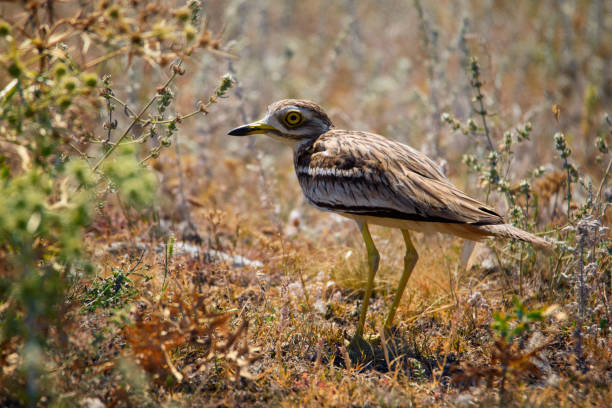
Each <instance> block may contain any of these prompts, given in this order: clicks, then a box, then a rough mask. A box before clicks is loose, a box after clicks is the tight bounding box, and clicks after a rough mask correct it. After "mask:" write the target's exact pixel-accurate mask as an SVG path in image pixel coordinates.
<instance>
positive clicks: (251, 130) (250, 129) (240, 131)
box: [227, 120, 278, 136]
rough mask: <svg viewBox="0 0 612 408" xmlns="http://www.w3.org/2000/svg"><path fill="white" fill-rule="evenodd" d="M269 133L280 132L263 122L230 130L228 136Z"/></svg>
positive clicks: (259, 121)
mask: <svg viewBox="0 0 612 408" xmlns="http://www.w3.org/2000/svg"><path fill="white" fill-rule="evenodd" d="M269 131H278V130H277V129H276V128H275V127H274V126H270V125H268V124H267V123H265V122H264V121H263V120H258V121H257V122H253V123H249V124H248V125H244V126H239V127H237V128H235V129H232V130H230V131H229V132H228V133H227V134H228V135H230V136H248V135H255V134H258V133H266V132H269Z"/></svg>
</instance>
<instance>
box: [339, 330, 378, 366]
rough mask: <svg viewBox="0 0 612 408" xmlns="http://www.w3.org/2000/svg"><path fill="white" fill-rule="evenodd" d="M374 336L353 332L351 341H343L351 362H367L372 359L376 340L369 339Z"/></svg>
mask: <svg viewBox="0 0 612 408" xmlns="http://www.w3.org/2000/svg"><path fill="white" fill-rule="evenodd" d="M372 337H375V336H365V337H364V336H363V335H361V334H355V335H354V336H353V338H352V339H351V341H350V342H349V341H345V346H346V349H347V351H348V355H349V358H350V359H351V362H359V363H367V362H370V361H372V360H373V359H374V355H375V352H374V349H375V345H374V343H375V342H376V340H374V341H371V340H370V339H371V338H372Z"/></svg>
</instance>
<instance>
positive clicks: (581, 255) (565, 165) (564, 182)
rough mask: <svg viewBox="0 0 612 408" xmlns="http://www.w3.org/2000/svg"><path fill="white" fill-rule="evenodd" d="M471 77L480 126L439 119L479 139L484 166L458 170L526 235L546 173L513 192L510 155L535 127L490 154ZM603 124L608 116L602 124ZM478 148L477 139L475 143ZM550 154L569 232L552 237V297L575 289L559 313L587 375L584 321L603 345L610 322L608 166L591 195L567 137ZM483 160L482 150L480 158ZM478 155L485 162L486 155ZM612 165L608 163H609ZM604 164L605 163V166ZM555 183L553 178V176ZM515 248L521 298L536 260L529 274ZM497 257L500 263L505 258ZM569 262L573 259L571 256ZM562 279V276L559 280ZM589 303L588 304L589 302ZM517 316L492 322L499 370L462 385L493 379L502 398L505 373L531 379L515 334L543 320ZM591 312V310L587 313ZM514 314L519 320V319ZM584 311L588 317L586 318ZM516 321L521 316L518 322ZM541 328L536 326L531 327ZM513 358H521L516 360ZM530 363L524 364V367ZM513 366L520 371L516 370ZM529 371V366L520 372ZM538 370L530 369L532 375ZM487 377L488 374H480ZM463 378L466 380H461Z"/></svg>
mask: <svg viewBox="0 0 612 408" xmlns="http://www.w3.org/2000/svg"><path fill="white" fill-rule="evenodd" d="M468 71H469V72H470V73H471V85H472V88H473V90H474V99H473V102H475V103H476V107H475V108H474V112H475V113H476V114H478V115H479V116H480V117H481V123H482V125H481V126H478V125H477V124H476V121H475V120H474V119H472V118H469V119H468V120H467V121H466V122H465V123H462V122H460V121H459V120H458V119H456V118H454V117H453V116H452V115H450V114H448V113H444V114H443V115H442V117H441V119H442V121H443V122H445V123H447V124H448V125H449V126H450V127H451V129H452V130H454V131H458V132H460V133H461V134H463V135H465V136H473V137H476V138H477V140H478V138H479V137H480V136H483V137H484V141H485V146H486V147H487V149H486V151H487V152H488V153H486V159H485V160H484V163H483V160H482V159H481V158H479V157H476V156H474V155H464V157H463V162H464V163H465V164H466V165H467V166H468V167H469V168H470V169H471V170H472V171H473V172H475V173H476V174H478V175H479V180H480V185H481V186H482V187H484V188H485V189H486V198H487V200H488V199H489V197H490V193H491V192H493V191H496V192H499V193H501V194H502V195H503V197H504V198H505V202H506V205H507V206H508V208H509V211H508V213H509V218H510V222H512V223H513V224H515V225H518V226H520V227H521V228H525V229H528V230H532V231H533V230H534V229H535V227H536V224H537V222H538V216H539V214H538V208H539V206H538V198H539V197H538V194H537V191H536V190H534V188H533V184H534V181H535V180H536V178H538V177H540V176H541V175H543V174H544V169H543V168H542V167H538V168H536V169H535V170H532V171H529V172H528V173H527V177H526V178H525V179H523V180H522V181H520V183H518V185H515V186H513V183H512V180H511V176H512V175H511V171H510V170H511V164H512V160H513V155H514V153H513V149H514V148H515V147H517V145H518V144H521V143H525V142H528V141H529V140H530V134H531V133H532V132H533V128H532V125H531V124H530V123H525V124H524V125H520V126H517V127H515V128H514V129H513V130H509V131H506V132H504V134H503V139H502V143H501V144H499V145H498V147H497V148H495V145H494V143H493V135H494V129H492V128H490V126H489V125H488V124H487V123H488V122H487V117H488V116H489V113H488V112H487V110H486V109H485V105H484V103H483V100H484V98H485V95H484V92H483V82H482V80H481V71H480V65H479V63H478V60H477V59H476V58H475V57H473V58H472V60H471V62H470V66H469V68H468ZM552 111H553V115H554V117H555V119H556V121H557V123H558V124H560V120H559V117H560V112H561V110H560V107H559V106H557V105H554V106H553V109H552ZM606 120H607V116H606ZM480 140H482V138H480ZM553 141H554V149H555V150H556V151H557V152H558V154H559V157H560V158H561V160H562V169H563V173H564V177H562V178H561V183H560V184H559V188H564V189H565V194H564V198H565V200H566V204H567V210H566V220H567V223H568V224H567V226H566V227H565V228H559V229H558V230H557V231H553V232H551V235H553V236H554V238H555V239H556V242H557V244H558V245H557V249H556V252H557V254H558V256H557V257H555V258H554V259H555V262H552V263H551V267H552V269H553V276H552V279H551V280H550V288H551V290H560V289H561V288H559V286H558V284H559V281H560V279H565V280H567V281H569V282H571V283H572V286H573V287H574V289H575V293H576V299H577V301H576V302H570V303H569V304H567V305H564V306H566V307H567V308H568V310H570V311H573V313H572V314H573V316H574V318H575V327H576V329H575V331H574V336H575V338H576V344H575V354H576V357H577V362H578V368H579V369H580V370H581V371H582V372H584V371H586V370H587V364H586V362H585V358H584V356H583V353H582V350H581V347H582V346H581V345H582V342H583V339H582V336H583V330H584V329H583V326H584V324H585V320H588V321H589V323H588V324H587V327H588V331H589V333H590V334H592V335H594V336H595V337H600V338H601V337H602V336H603V337H604V338H605V337H606V336H607V334H608V332H609V324H610V323H609V322H610V307H609V304H610V302H609V295H608V293H609V291H610V274H609V272H608V273H606V272H605V271H606V265H608V263H609V262H606V260H605V259H607V258H609V240H607V239H606V236H607V235H608V228H606V227H603V224H602V220H603V219H604V217H605V213H606V210H607V208H608V206H609V202H607V201H606V200H607V199H606V198H605V197H603V196H602V189H603V188H604V186H605V182H606V180H607V178H608V177H609V173H610V162H609V163H608V165H607V167H606V168H604V169H603V175H602V181H601V184H600V186H599V188H598V189H597V191H594V188H593V186H592V183H591V182H590V180H589V179H588V178H586V177H584V176H581V175H580V173H579V171H578V169H577V168H576V166H575V165H574V164H573V163H572V162H571V160H570V157H571V154H572V151H571V148H570V146H569V143H568V140H567V138H566V136H565V135H564V134H563V133H562V132H557V133H555V134H554V136H553ZM596 147H597V149H598V150H599V152H600V153H601V154H602V155H603V157H608V156H609V155H608V149H607V144H606V142H605V139H604V138H603V136H600V137H598V138H597V140H596ZM481 152H482V150H481ZM482 154H485V153H484V152H483V153H482ZM611 162H612V161H611ZM604 163H605V162H604ZM553 176H554V174H553ZM576 187H581V188H582V190H583V191H584V192H585V195H586V200H585V201H584V203H583V205H582V206H580V207H577V209H578V211H576V212H573V213H572V206H573V205H575V203H576V199H575V198H576V196H577V194H576V193H575V192H573V190H574V189H575V188H576ZM516 245H520V248H521V249H520V253H519V256H518V257H510V259H511V260H513V261H514V262H516V263H518V265H517V269H518V278H519V286H518V294H519V296H522V295H523V287H524V285H523V281H524V279H525V277H524V275H525V271H527V270H533V269H534V267H535V265H536V257H535V253H534V252H533V251H530V253H529V258H528V260H529V265H528V266H529V267H528V268H527V267H526V266H527V265H526V264H525V262H524V261H525V257H524V252H525V245H524V244H522V243H516V242H511V243H510V247H511V249H512V248H513V247H514V246H516ZM512 252H513V251H511V252H506V251H504V252H502V253H503V254H504V255H505V257H508V255H507V254H508V253H512ZM570 255H571V256H570ZM560 271H564V272H563V273H561V272H560ZM594 288H597V293H598V296H597V300H596V299H595V296H594V293H592V291H593V289H594ZM591 295H593V296H591ZM513 301H514V303H515V306H516V308H515V316H514V317H508V316H505V315H503V314H499V313H497V314H495V315H494V316H495V317H494V320H495V323H494V325H493V328H494V329H495V330H497V331H499V334H500V336H499V339H498V340H497V341H496V343H495V347H496V349H495V351H494V353H493V361H492V362H499V363H500V364H501V366H500V368H489V369H488V370H489V371H488V372H487V373H486V374H483V371H480V370H481V369H480V368H478V367H472V366H470V367H467V368H466V369H465V370H464V372H463V373H462V374H461V375H460V376H459V377H458V378H459V380H460V381H466V379H468V378H469V377H470V376H471V377H472V378H474V377H478V376H480V375H481V374H482V375H483V376H484V377H486V376H487V375H492V376H493V377H495V376H497V377H499V378H501V386H500V387H501V390H502V391H503V389H504V384H505V375H506V372H507V370H508V369H509V368H510V367H514V366H516V367H517V368H518V369H519V370H523V369H524V370H525V371H526V372H530V373H532V374H533V373H535V372H536V371H537V370H536V368H537V367H535V366H533V364H531V363H528V362H529V361H530V359H532V358H534V357H535V354H534V352H529V353H527V354H524V353H522V352H521V351H520V350H519V349H516V347H517V346H516V345H515V344H514V343H513V341H512V339H513V338H514V337H516V336H517V335H518V334H520V333H517V332H516V331H517V330H519V331H521V332H522V331H523V330H524V329H525V328H527V327H528V323H529V322H528V321H523V318H525V317H526V318H527V319H528V320H529V319H531V317H530V316H532V317H533V316H535V317H538V316H540V317H541V313H540V312H537V313H536V314H533V313H523V312H524V310H523V306H522V304H521V303H520V302H519V301H518V300H517V299H516V298H514V300H513ZM592 304H596V305H597V306H596V307H595V308H594V309H591V307H589V306H587V305H592ZM517 311H519V312H520V313H518V312H517ZM587 311H588V312H587ZM519 315H520V316H519ZM512 320H516V321H517V323H516V325H515V326H513V327H511V326H510V325H509V322H510V321H512ZM536 320H538V319H536ZM517 353H518V354H517ZM526 362H527V363H526ZM517 364H518V366H517ZM525 364H527V365H525ZM534 367H535V368H534ZM485 371H486V370H485ZM466 373H467V374H466Z"/></svg>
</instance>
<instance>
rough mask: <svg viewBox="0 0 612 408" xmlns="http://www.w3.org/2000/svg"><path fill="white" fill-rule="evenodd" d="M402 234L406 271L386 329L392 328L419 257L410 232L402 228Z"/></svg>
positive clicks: (388, 317) (390, 310) (401, 279)
mask: <svg viewBox="0 0 612 408" xmlns="http://www.w3.org/2000/svg"><path fill="white" fill-rule="evenodd" d="M402 235H403V236H404V242H405V243H406V255H405V256H404V272H402V277H401V278H400V281H399V285H398V287H397V292H396V293H395V299H393V304H392V305H391V308H390V309H389V314H388V315H387V320H386V321H385V329H386V330H389V329H391V324H392V323H393V318H394V317H395V311H396V310H397V307H398V306H399V303H400V300H401V299H402V294H403V293H404V289H406V283H408V279H409V278H410V274H411V273H412V269H414V265H416V263H417V260H418V259H419V254H418V253H417V251H416V249H415V248H414V245H412V241H411V240H410V233H409V232H408V230H402Z"/></svg>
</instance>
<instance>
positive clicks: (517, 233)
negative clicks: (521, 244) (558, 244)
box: [478, 224, 553, 251]
mask: <svg viewBox="0 0 612 408" xmlns="http://www.w3.org/2000/svg"><path fill="white" fill-rule="evenodd" d="M478 229H479V230H481V231H483V232H485V233H488V234H490V235H494V236H496V237H500V238H514V239H518V240H521V241H525V242H529V243H531V244H533V245H534V246H535V247H537V248H539V249H543V250H545V251H552V249H553V245H552V243H551V242H549V241H547V240H545V239H544V238H540V237H537V236H535V235H533V234H532V233H530V232H527V231H523V230H522V229H520V228H516V227H514V226H512V225H510V224H491V225H479V226H478Z"/></svg>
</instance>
